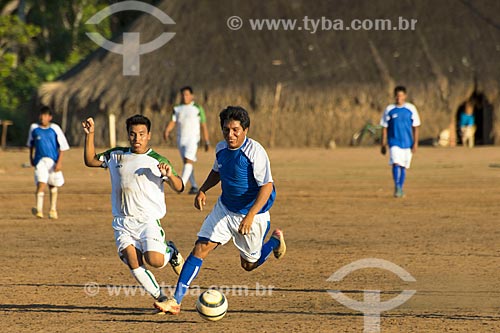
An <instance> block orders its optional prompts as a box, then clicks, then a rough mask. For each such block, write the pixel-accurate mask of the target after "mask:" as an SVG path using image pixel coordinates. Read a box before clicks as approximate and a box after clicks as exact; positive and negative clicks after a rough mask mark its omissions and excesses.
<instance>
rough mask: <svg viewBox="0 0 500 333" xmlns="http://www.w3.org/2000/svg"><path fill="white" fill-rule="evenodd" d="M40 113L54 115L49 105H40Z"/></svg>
mask: <svg viewBox="0 0 500 333" xmlns="http://www.w3.org/2000/svg"><path fill="white" fill-rule="evenodd" d="M38 113H39V114H48V115H51V116H52V109H51V108H49V107H48V106H47V105H42V106H41V107H40V110H39V111H38Z"/></svg>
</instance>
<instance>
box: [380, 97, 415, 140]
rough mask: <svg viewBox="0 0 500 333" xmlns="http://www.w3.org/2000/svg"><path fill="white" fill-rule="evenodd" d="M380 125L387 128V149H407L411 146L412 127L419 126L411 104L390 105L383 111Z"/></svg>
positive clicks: (413, 106)
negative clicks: (394, 147) (395, 147)
mask: <svg viewBox="0 0 500 333" xmlns="http://www.w3.org/2000/svg"><path fill="white" fill-rule="evenodd" d="M380 125H381V126H383V127H385V128H387V143H388V144H389V147H393V146H397V147H399V148H402V149H407V148H411V147H412V146H413V127H417V126H420V117H419V115H418V111H417V108H416V107H415V105H413V104H411V103H405V104H403V105H402V106H397V105H395V104H391V105H389V106H388V107H387V108H386V109H385V111H384V114H383V115H382V119H381V120H380Z"/></svg>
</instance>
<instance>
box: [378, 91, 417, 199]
mask: <svg viewBox="0 0 500 333" xmlns="http://www.w3.org/2000/svg"><path fill="white" fill-rule="evenodd" d="M406 97H407V95H406V88H405V87H403V86H397V87H396V88H394V99H395V103H394V104H390V105H389V106H387V108H386V109H385V111H384V113H383V115H382V119H381V120H380V125H381V126H382V127H383V131H382V141H381V144H382V147H381V152H382V154H384V155H385V153H386V146H387V145H388V146H389V157H390V159H389V164H390V165H391V166H392V177H393V180H394V197H396V198H402V197H404V192H403V185H404V183H405V179H406V169H409V168H410V164H411V159H412V156H413V154H414V153H415V152H416V151H417V148H418V138H419V135H418V132H419V126H420V117H419V115H418V111H417V108H416V107H415V105H413V104H411V103H407V102H406Z"/></svg>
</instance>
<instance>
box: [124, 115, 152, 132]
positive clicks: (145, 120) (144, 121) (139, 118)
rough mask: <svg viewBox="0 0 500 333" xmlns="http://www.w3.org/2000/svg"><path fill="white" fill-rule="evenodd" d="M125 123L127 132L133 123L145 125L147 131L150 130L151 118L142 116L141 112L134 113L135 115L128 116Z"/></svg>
mask: <svg viewBox="0 0 500 333" xmlns="http://www.w3.org/2000/svg"><path fill="white" fill-rule="evenodd" d="M126 124H127V132H129V131H130V127H132V126H133V125H146V127H147V128H148V132H149V131H150V130H151V120H149V119H148V118H147V117H144V116H143V115H142V114H136V115H135V116H132V117H130V118H128V119H127V121H126Z"/></svg>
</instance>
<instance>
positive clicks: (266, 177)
mask: <svg viewBox="0 0 500 333" xmlns="http://www.w3.org/2000/svg"><path fill="white" fill-rule="evenodd" d="M219 117H220V125H221V130H222V135H223V137H224V140H223V141H221V142H219V143H218V144H217V146H216V148H215V155H216V156H215V161H214V164H213V168H212V171H210V174H209V175H208V177H207V179H206V180H205V182H204V183H203V185H202V186H201V188H200V190H199V192H198V194H197V195H196V198H195V200H194V206H195V208H196V209H199V210H203V207H204V206H205V204H206V192H207V191H208V190H210V189H211V188H212V187H214V186H216V185H217V184H219V183H220V184H221V188H222V194H221V196H220V197H219V199H218V200H217V203H216V204H215V206H214V208H213V209H212V211H211V212H210V214H208V216H207V217H206V218H205V220H204V222H203V224H202V226H201V228H200V231H199V232H198V235H197V236H198V239H197V240H196V243H195V246H194V248H193V250H192V252H191V254H190V255H189V257H188V258H187V259H186V262H185V264H184V267H183V268H182V271H181V274H180V275H179V278H178V281H177V286H176V289H175V293H174V296H173V298H169V299H168V300H166V301H163V302H156V303H155V306H156V308H157V309H158V310H160V311H162V312H166V313H171V314H178V313H179V312H180V305H181V302H182V299H183V298H184V295H185V294H186V292H187V291H188V289H189V286H190V284H191V283H192V281H193V280H194V279H195V278H196V276H197V275H198V273H199V271H200V269H201V266H202V264H203V260H204V259H205V258H206V257H207V256H208V254H209V253H210V252H211V251H213V250H214V249H215V248H217V247H218V246H219V245H224V244H226V243H227V242H229V241H230V240H231V239H232V240H233V243H234V244H235V245H236V247H237V248H238V250H239V252H240V262H241V267H243V269H245V270H246V271H251V270H254V269H256V268H257V267H260V266H261V265H262V264H264V263H265V262H266V260H267V259H268V258H269V256H270V254H271V253H273V254H274V257H275V258H276V259H280V258H282V257H283V256H284V255H285V252H286V245H285V239H284V236H283V231H282V230H280V229H275V230H274V231H273V233H272V235H271V237H270V238H269V239H268V241H267V242H265V238H266V235H267V233H268V231H269V230H270V226H271V222H270V221H271V218H270V214H269V210H270V209H271V207H272V205H273V203H274V200H275V197H276V190H275V187H274V181H273V177H272V174H271V163H270V161H269V157H268V156H267V153H266V151H265V149H264V148H263V147H262V146H261V145H260V144H259V143H258V142H257V141H255V140H252V139H250V138H248V137H247V133H248V129H249V126H250V117H249V116H248V113H247V111H246V110H245V109H243V108H242V107H238V106H228V107H227V108H226V109H224V110H223V111H222V112H221V113H220V115H219Z"/></svg>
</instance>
